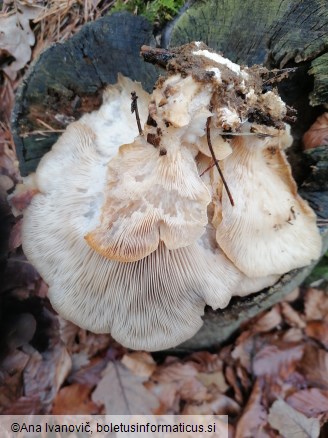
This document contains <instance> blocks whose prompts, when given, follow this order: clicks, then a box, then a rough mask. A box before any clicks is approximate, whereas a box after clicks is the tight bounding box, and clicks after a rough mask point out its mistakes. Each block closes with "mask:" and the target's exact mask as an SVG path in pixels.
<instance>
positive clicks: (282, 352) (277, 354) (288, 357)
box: [253, 342, 304, 376]
mask: <svg viewBox="0 0 328 438" xmlns="http://www.w3.org/2000/svg"><path fill="white" fill-rule="evenodd" d="M303 351H304V346H303V345H302V344H296V345H293V344H287V343H281V342H280V343H279V344H277V345H276V344H273V345H266V346H265V347H264V348H263V349H261V350H260V351H258V353H256V355H255V357H254V363H253V371H254V374H255V375H256V376H266V375H276V374H280V373H281V372H282V371H285V372H287V374H288V373H291V372H292V371H293V370H294V369H295V368H296V365H297V362H298V361H299V360H300V359H301V358H302V356H303Z"/></svg>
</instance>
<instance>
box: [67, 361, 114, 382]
mask: <svg viewBox="0 0 328 438" xmlns="http://www.w3.org/2000/svg"><path fill="white" fill-rule="evenodd" d="M107 363H108V359H107V358H106V357H105V358H104V357H99V356H96V357H93V358H92V359H90V361H89V363H88V365H86V366H83V367H82V368H80V369H79V370H74V369H73V370H72V373H71V374H70V375H69V376H68V381H69V382H76V383H81V384H83V385H86V386H89V387H90V388H91V387H94V386H96V385H97V384H98V382H99V380H100V379H101V373H102V371H103V370H104V369H105V368H106V366H107Z"/></svg>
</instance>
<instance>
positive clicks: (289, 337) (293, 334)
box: [281, 327, 304, 343]
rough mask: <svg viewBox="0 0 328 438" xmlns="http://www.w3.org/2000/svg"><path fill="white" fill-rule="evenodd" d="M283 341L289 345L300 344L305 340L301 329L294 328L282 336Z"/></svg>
mask: <svg viewBox="0 0 328 438" xmlns="http://www.w3.org/2000/svg"><path fill="white" fill-rule="evenodd" d="M281 340H282V341H283V342H287V343H298V342H301V341H303V340H304V334H303V332H302V330H301V329H299V328H295V327H292V328H290V329H288V330H287V331H285V332H284V333H283V334H282V336H281Z"/></svg>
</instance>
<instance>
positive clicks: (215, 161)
mask: <svg viewBox="0 0 328 438" xmlns="http://www.w3.org/2000/svg"><path fill="white" fill-rule="evenodd" d="M210 124H211V116H210V117H208V118H207V121H206V137H207V144H208V147H209V150H210V152H211V155H212V158H213V160H214V164H215V166H216V168H217V170H218V172H219V174H220V177H221V179H222V182H223V185H224V188H225V189H226V192H227V195H228V197H229V200H230V204H231V205H232V206H234V205H235V203H234V201H233V197H232V195H231V192H230V190H229V187H228V184H227V182H226V180H225V178H224V176H223V173H222V170H221V168H220V166H219V162H218V160H217V159H216V156H215V153H214V149H213V146H212V142H211V129H210Z"/></svg>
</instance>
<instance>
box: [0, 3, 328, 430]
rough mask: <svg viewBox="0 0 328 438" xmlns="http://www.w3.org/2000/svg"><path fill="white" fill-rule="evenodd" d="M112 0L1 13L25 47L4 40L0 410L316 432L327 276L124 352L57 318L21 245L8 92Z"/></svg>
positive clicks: (324, 358)
mask: <svg viewBox="0 0 328 438" xmlns="http://www.w3.org/2000/svg"><path fill="white" fill-rule="evenodd" d="M111 3H112V2H110V1H93V2H89V1H86V2H81V1H72V2H69V3H68V2H66V1H64V0H61V1H59V2H58V1H54V0H53V1H50V2H42V1H33V2H29V6H26V4H24V1H21V2H18V1H17V2H11V1H7V2H4V5H3V7H2V8H3V11H2V13H1V14H0V19H1V20H2V23H6V24H5V30H6V32H5V34H6V35H5V38H8V35H10V32H13V30H15V29H16V30H17V23H18V22H19V23H20V24H21V26H20V31H19V32H18V34H17V35H16V36H15V38H23V35H24V48H25V52H24V54H22V53H21V52H20V50H19V49H21V48H22V47H23V46H22V47H20V48H19V49H18V47H16V46H15V44H14V43H15V41H14V40H12V41H11V42H10V44H9V43H8V42H7V43H6V41H7V40H6V39H3V40H2V42H0V49H1V50H2V51H1V52H0V55H1V57H0V59H1V63H0V73H2V80H1V81H0V96H1V101H0V174H1V178H0V189H1V190H0V194H1V197H0V201H1V204H0V205H1V233H2V235H3V239H2V240H1V241H2V242H4V244H2V245H1V252H0V274H1V278H3V280H4V281H2V284H1V287H0V309H1V320H0V330H1V334H2V337H1V338H2V339H1V341H0V414H5V413H10V414H33V413H34V414H40V413H53V414H58V415H59V414H64V413H65V414H96V413H106V414H115V413H118V414H124V413H134V414H135V413H154V414H160V415H162V414H201V413H203V414H208V415H210V414H228V415H229V422H230V425H229V428H230V432H231V436H235V437H236V438H244V437H277V436H298V437H299V436H300V437H302V436H307V437H318V436H319V433H320V429H321V430H323V428H324V427H327V422H328V414H327V413H328V297H327V287H326V289H325V283H323V284H321V286H320V287H321V289H320V290H319V289H316V288H301V289H299V290H296V291H294V293H293V296H290V297H287V298H286V300H285V301H284V302H282V303H280V304H277V305H275V306H274V307H273V308H271V309H269V310H267V311H264V312H262V313H261V314H260V315H258V316H256V317H255V318H253V319H252V320H250V321H248V322H247V323H246V324H243V326H242V327H241V329H240V330H239V332H238V333H237V334H236V335H235V337H234V339H232V340H231V342H230V343H229V344H227V345H225V346H224V347H222V348H220V349H217V350H216V351H212V352H211V353H209V352H208V351H200V352H197V353H193V354H191V355H189V356H185V357H174V356H166V357H165V359H163V356H161V357H159V356H158V355H154V356H153V355H151V354H150V353H146V352H130V351H128V350H126V349H125V348H123V347H121V346H120V345H118V344H117V343H116V342H114V341H113V340H112V338H111V337H110V336H109V335H95V334H92V333H89V332H87V331H85V330H82V329H80V328H78V327H76V326H75V325H74V324H72V323H69V322H67V321H64V320H63V319H62V318H61V317H59V316H58V315H56V314H55V313H54V312H53V310H52V309H51V306H50V305H49V302H48V300H47V298H46V289H47V286H46V285H45V284H44V282H43V281H42V280H41V279H40V277H39V276H38V274H37V273H36V272H35V270H34V269H33V267H32V266H31V265H30V264H29V263H28V262H27V261H26V259H25V257H24V255H23V253H22V249H21V246H20V242H21V241H20V227H21V225H20V209H21V208H22V206H24V203H26V202H29V196H30V195H31V194H30V193H23V194H22V196H21V198H20V199H17V200H16V211H17V217H16V218H15V217H14V216H13V215H12V213H11V208H10V207H9V206H8V204H7V195H8V192H9V193H10V191H11V190H12V188H13V187H14V186H15V185H17V184H18V183H20V181H21V179H20V175H19V171H18V162H17V158H16V154H15V146H14V142H13V139H12V135H11V131H10V125H9V118H10V112H11V109H12V107H13V102H14V94H15V91H16V90H17V87H18V85H19V82H20V80H21V78H22V74H23V73H24V69H25V67H26V65H27V64H28V63H29V62H30V61H31V60H32V59H34V58H35V57H36V56H37V55H38V53H39V52H40V51H41V50H43V49H44V48H45V47H47V46H48V45H49V44H51V43H53V42H54V41H63V40H64V39H66V38H68V37H70V36H71V35H73V34H74V33H75V32H76V31H77V30H78V29H79V28H80V27H81V26H82V25H83V24H84V23H85V22H87V21H92V20H94V19H96V18H98V17H99V16H100V15H101V14H104V13H105V12H106V11H107V9H108V8H109V7H110V4H111ZM14 5H19V10H16V9H15V7H14ZM99 5H100V6H101V8H102V9H101V8H100V7H99ZM26 7H28V8H30V9H31V8H32V9H33V8H34V11H33V14H32V15H31V14H30V13H27V12H25V11H26V9H25V8H26ZM30 12H31V11H30ZM9 18H10V20H9ZM8 23H9V24H8ZM10 23H11V24H10ZM34 39H35V44H34V46H33V41H34ZM27 46H28V47H27ZM31 46H33V47H32V50H31ZM14 202H15V201H14ZM326 286H327V285H326ZM26 328H28V330H26ZM325 425H326V426H325ZM279 434H280V435H279Z"/></svg>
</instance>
